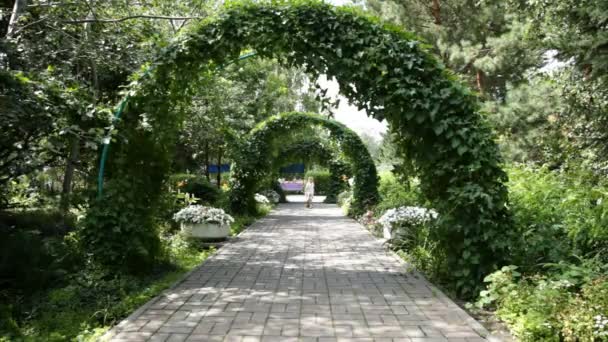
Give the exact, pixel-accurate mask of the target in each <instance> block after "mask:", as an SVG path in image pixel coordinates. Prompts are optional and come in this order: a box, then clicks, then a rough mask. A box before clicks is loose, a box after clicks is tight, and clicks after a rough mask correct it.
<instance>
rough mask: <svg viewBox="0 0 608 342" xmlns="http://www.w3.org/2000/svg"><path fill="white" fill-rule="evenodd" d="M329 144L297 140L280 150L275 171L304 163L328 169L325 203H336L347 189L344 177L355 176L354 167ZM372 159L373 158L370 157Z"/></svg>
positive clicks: (314, 138)
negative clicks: (286, 166)
mask: <svg viewBox="0 0 608 342" xmlns="http://www.w3.org/2000/svg"><path fill="white" fill-rule="evenodd" d="M327 144H328V142H327V141H324V140H322V139H320V138H318V137H309V138H307V139H302V140H297V141H295V142H293V143H290V144H289V145H287V146H284V147H282V148H281V149H280V150H279V153H278V156H277V159H276V161H275V163H274V166H273V169H275V170H276V169H277V168H278V167H281V166H284V165H286V164H290V163H298V162H304V163H309V164H319V165H323V166H325V167H327V168H328V169H329V173H330V179H329V182H330V184H329V189H328V192H327V194H326V196H325V200H324V202H325V203H336V201H337V198H338V195H339V194H340V192H341V191H343V190H344V189H345V188H346V187H347V182H346V180H345V179H344V178H343V176H347V177H351V176H352V175H353V171H352V165H350V164H349V163H347V162H346V161H345V160H343V159H342V158H340V155H339V154H338V153H336V152H334V150H333V149H332V146H327ZM370 158H371V156H370Z"/></svg>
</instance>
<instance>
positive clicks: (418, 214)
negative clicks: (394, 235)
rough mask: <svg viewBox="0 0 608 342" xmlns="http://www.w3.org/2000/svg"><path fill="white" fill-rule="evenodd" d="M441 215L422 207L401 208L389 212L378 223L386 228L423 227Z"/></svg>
mask: <svg viewBox="0 0 608 342" xmlns="http://www.w3.org/2000/svg"><path fill="white" fill-rule="evenodd" d="M438 216H439V214H437V212H436V211H435V210H433V209H426V208H421V207H399V208H393V209H389V210H387V211H386V212H385V213H384V215H382V216H381V217H380V219H379V220H378V222H379V223H380V224H381V225H382V226H384V227H389V228H392V227H394V226H397V225H399V226H401V225H410V226H413V225H422V224H426V223H429V222H431V221H433V220H435V219H437V217H438Z"/></svg>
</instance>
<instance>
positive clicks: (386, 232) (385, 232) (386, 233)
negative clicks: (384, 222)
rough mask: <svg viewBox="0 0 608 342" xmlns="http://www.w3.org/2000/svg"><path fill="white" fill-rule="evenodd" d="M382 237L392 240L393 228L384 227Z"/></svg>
mask: <svg viewBox="0 0 608 342" xmlns="http://www.w3.org/2000/svg"><path fill="white" fill-rule="evenodd" d="M382 237H383V238H385V239H387V240H388V239H390V238H391V228H390V227H388V226H382Z"/></svg>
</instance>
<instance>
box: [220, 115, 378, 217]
mask: <svg viewBox="0 0 608 342" xmlns="http://www.w3.org/2000/svg"><path fill="white" fill-rule="evenodd" d="M315 126H320V127H322V128H325V129H327V130H328V131H329V136H330V139H332V140H333V141H335V142H336V143H337V145H338V146H339V147H340V150H341V152H342V153H343V154H344V156H345V157H346V159H347V161H348V162H349V164H351V165H352V169H351V170H352V174H353V176H354V178H355V183H354V186H353V202H352V203H351V209H350V210H351V211H352V213H353V214H355V215H357V214H362V213H363V212H365V210H366V209H367V208H370V207H372V206H373V205H375V204H376V203H378V200H379V195H378V174H377V172H376V166H375V165H374V160H373V159H372V157H371V156H370V154H369V151H368V150H367V148H366V147H365V144H364V143H363V141H361V139H360V138H359V136H358V135H357V133H355V132H353V131H352V130H351V129H349V128H348V127H346V126H344V125H343V124H341V123H339V122H337V121H335V120H330V119H327V118H324V117H322V116H320V115H317V114H310V113H298V112H292V113H284V114H281V115H277V116H273V117H271V118H269V119H267V120H265V121H263V122H262V123H260V124H259V125H258V126H257V127H256V128H255V129H253V131H252V132H251V133H250V134H249V136H248V137H247V138H246V142H245V144H243V147H242V148H241V151H240V153H239V155H238V157H237V160H238V163H236V165H235V167H234V169H233V171H232V177H233V182H232V184H233V188H232V193H231V202H232V206H233V210H234V211H235V212H243V211H245V212H253V211H254V210H255V200H254V194H255V191H256V190H257V187H256V185H257V184H259V181H260V180H262V179H264V178H265V177H266V176H267V175H268V173H269V172H271V170H272V166H273V161H274V160H275V159H276V157H275V156H276V155H277V153H278V151H279V149H278V145H280V144H282V142H281V139H280V138H281V137H285V136H287V135H289V134H290V132H293V131H296V132H297V131H301V130H303V129H306V128H309V127H315ZM244 204H245V205H244Z"/></svg>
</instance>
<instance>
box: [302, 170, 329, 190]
mask: <svg viewBox="0 0 608 342" xmlns="http://www.w3.org/2000/svg"><path fill="white" fill-rule="evenodd" d="M309 177H312V178H313V179H314V180H315V195H321V196H325V195H327V194H328V193H329V192H330V190H331V189H330V188H331V173H330V172H329V171H328V170H310V171H308V172H306V175H305V176H304V181H307V180H308V178H309Z"/></svg>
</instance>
